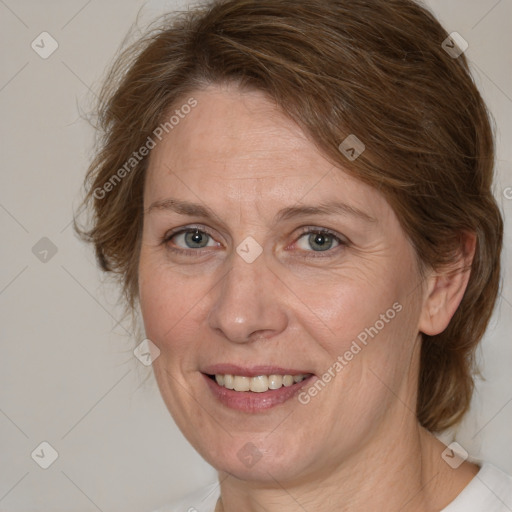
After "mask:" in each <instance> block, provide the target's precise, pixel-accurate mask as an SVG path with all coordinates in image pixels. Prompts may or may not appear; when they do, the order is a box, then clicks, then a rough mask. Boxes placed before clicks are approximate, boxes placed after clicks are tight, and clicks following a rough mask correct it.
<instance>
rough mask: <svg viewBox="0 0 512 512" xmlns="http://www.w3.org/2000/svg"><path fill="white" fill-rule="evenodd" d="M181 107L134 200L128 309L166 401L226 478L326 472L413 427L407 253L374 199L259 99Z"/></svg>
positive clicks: (201, 94)
mask: <svg viewBox="0 0 512 512" xmlns="http://www.w3.org/2000/svg"><path fill="white" fill-rule="evenodd" d="M191 96H193V98H195V100H196V101H197V105H196V106H195V108H193V109H191V110H190V112H189V113H188V114H187V115H186V116H183V118H182V119H180V121H179V124H177V125H176V126H174V128H173V129H172V130H171V131H169V133H168V134H167V135H166V136H165V138H163V140H162V142H160V143H159V144H158V145H157V146H156V147H155V148H154V149H153V150H152V153H151V158H150V163H149V169H148V173H147V177H146V184H145V192H144V207H145V213H144V228H143V241H142V248H141V253H140V266H139V294H140V304H141V310H142V316H143V319H144V324H145V329H146V335H147V337H148V338H149V339H150V340H151V341H152V342H153V343H154V344H155V345H156V346H157V347H158V348H159V350H160V356H159V357H158V358H157V359H156V360H155V361H154V363H153V367H154V372H155V376H156V379H157V382H158V385H159V388H160V391H161V393H162V396H163V399H164V401H165V403H166V405H167V407H168V409H169V411H170V412H171V414H172V416H173V417H174V419H175V421H176V423H177V424H178V426H179V427H180V428H181V430H182V431H183V433H184V434H185V436H186V437H187V438H188V440H189V441H190V442H191V444H192V445H193V446H194V447H195V448H196V449H197V450H198V451H199V453H200V454H201V455H202V456H203V457H204V458H205V459H206V460H207V461H208V462H209V463H210V464H212V465H213V466H214V467H216V468H217V469H219V470H222V471H228V472H230V473H231V474H233V475H236V476H238V477H240V478H243V479H250V480H261V481H263V480H272V479H279V481H280V482H285V481H293V480H294V479H300V478H308V477H309V476H311V474H313V473H316V474H321V473H322V472H325V473H329V472H330V471H332V469H333V468H334V466H336V465H337V464H339V463H340V461H343V460H347V459H348V458H350V457H353V456H354V454H356V453H358V451H360V450H361V448H362V447H363V446H367V445H368V443H372V442H374V441H375V440H377V439H381V438H384V437H385V436H386V435H387V432H388V431H389V429H392V428H398V425H403V424H404V422H409V421H415V418H414V414H413V412H412V411H413V410H414V399H415V396H414V393H415V391H414V390H415V379H416V378H417V372H418V368H417V364H416V361H417V345H418V344H417V341H418V318H419V315H420V311H421V307H422V306H421V304H422V297H421V293H422V292H421V287H419V286H418V283H419V279H420V278H419V272H418V267H417V264H416V259H415V255H414V251H413V249H412V247H411V245H410V244H409V242H408V240H407V238H406V236H405V234H404V232H403V230H402V229H401V227H400V225H399V222H398V220H397V218H396V216H395V215H394V213H393V211H392V209H391V208H390V206H389V204H388V203H387V202H386V200H385V199H384V197H383V196H382V195H381V194H380V193H379V192H377V191H376V190H375V189H373V188H371V187H369V186H367V185H366V184H363V183H362V182H359V181H358V180H356V179H354V178H353V177H350V176H349V175H348V174H347V173H346V172H344V171H343V169H342V168H340V167H336V166H333V164H332V163H330V162H329V161H328V160H327V159H326V158H325V157H324V156H323V155H322V154H321V153H320V152H319V151H318V149H317V148H316V147H315V145H314V144H313V143H312V142H311V141H310V140H308V138H307V137H306V136H305V135H304V133H303V132H302V131H301V130H300V129H299V128H298V127H297V126H296V125H295V124H294V123H292V122H291V121H290V120H289V119H288V118H287V117H285V116H284V114H282V113H281V112H280V111H279V110H278V109H276V107H275V106H274V105H273V104H272V102H270V101H269V100H267V99H266V98H265V96H264V95H263V94H262V93H259V92H247V91H245V92H242V91H240V90H238V89H237V88H235V87H234V86H229V87H228V86H222V87H220V86H210V87H209V88H207V89H205V90H202V91H196V92H194V93H193V94H191ZM184 103H186V100H185V101H184ZM215 374H217V375H222V377H218V379H219V381H220V384H221V385H219V384H218V383H216V381H215V380H214V378H212V377H210V375H215ZM225 374H229V375H236V376H237V377H235V378H233V379H231V378H230V377H223V376H224V375H225ZM283 374H288V375H291V376H296V379H291V380H292V381H293V380H297V381H298V382H295V383H294V384H292V385H290V377H283ZM261 376H262V377H261ZM269 376H271V377H270V378H268V377H269ZM253 377H254V378H253ZM301 377H305V378H304V379H303V380H302V381H300V379H301ZM329 377H330V378H329ZM222 379H224V385H222V382H223V380H222ZM282 382H284V384H282ZM269 383H270V385H271V387H275V388H278V389H268V385H269ZM233 385H234V386H235V389H228V388H229V387H232V386H233ZM226 386H228V387H226ZM279 386H281V387H279ZM247 387H249V390H247ZM237 389H238V390H237ZM251 389H252V390H251ZM406 405H408V407H407V406H406Z"/></svg>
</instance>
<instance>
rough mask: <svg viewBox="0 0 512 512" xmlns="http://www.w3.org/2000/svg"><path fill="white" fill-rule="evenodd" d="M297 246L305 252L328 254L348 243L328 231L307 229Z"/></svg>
mask: <svg viewBox="0 0 512 512" xmlns="http://www.w3.org/2000/svg"><path fill="white" fill-rule="evenodd" d="M296 244H297V246H298V247H299V249H302V250H305V251H309V252H326V251H329V250H331V249H333V248H334V249H335V248H336V247H339V246H341V245H347V242H346V241H345V240H343V239H342V238H340V237H339V236H337V235H336V234H335V233H333V232H332V231H330V230H328V229H325V228H305V230H304V231H303V233H302V235H301V236H300V237H299V238H298V240H297V242H296ZM311 249H313V251H311Z"/></svg>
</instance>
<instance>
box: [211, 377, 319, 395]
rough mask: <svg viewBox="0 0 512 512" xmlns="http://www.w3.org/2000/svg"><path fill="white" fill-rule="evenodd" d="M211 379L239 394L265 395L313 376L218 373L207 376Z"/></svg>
mask: <svg viewBox="0 0 512 512" xmlns="http://www.w3.org/2000/svg"><path fill="white" fill-rule="evenodd" d="M205 375H206V376H207V377H208V378H209V379H211V380H213V381H215V382H216V383H217V384H218V385H219V386H220V387H223V388H226V389H232V390H234V391H237V392H239V393H245V392H250V393H265V392H266V391H270V390H274V391H275V390H278V389H281V388H282V387H286V388H289V387H290V386H293V385H294V384H297V383H298V382H302V381H303V380H305V379H307V378H309V377H311V376H312V375H313V374H311V373H307V374H303V373H301V374H297V375H291V374H285V375H280V374H270V375H256V376H255V377H248V376H245V375H232V374H229V373H227V374H222V373H217V374H215V375H213V374H205Z"/></svg>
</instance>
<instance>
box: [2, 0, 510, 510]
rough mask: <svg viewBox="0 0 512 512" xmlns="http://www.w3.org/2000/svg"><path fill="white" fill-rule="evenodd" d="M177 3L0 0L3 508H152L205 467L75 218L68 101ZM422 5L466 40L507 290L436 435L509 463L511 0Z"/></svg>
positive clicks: (79, 174) (77, 154) (76, 149)
mask: <svg viewBox="0 0 512 512" xmlns="http://www.w3.org/2000/svg"><path fill="white" fill-rule="evenodd" d="M186 4H187V2H185V1H182V2H180V5H186ZM177 5H178V2H176V1H175V2H172V1H167V2H164V1H156V0H153V1H148V2H142V1H136V0H109V1H102V2H100V1H99V0H89V1H85V0H72V1H71V0H68V1H64V0H60V1H59V0H51V1H50V0H47V1H39V0H37V1H36V0H18V1H16V0H0V38H1V39H0V41H1V46H0V52H1V57H2V58H1V62H2V65H1V66H0V116H1V117H0V119H1V121H0V130H1V133H0V140H1V152H0V154H1V165H2V172H1V187H0V224H1V228H2V243H1V264H0V307H1V318H0V322H1V345H0V346H1V356H0V440H1V446H0V511H29V510H30V511H43V510H44V511H46V510H52V511H55V512H57V511H68V512H69V511H96V510H100V511H105V512H106V511H123V512H135V511H137V512H142V511H150V510H152V509H153V508H155V507H157V506H158V505H160V504H162V503H164V502H166V501H169V500H171V499H174V498H176V497H178V496H180V495H182V494H184V493H186V492H188V491H190V490H192V489H194V488H196V487H198V486H201V485H203V484H205V483H206V482H208V481H210V480H212V479H213V478H214V477H215V472H214V470H213V469H212V468H211V467H209V466H208V465H207V464H206V463H205V462H203V461H202V459H201V458H200V457H199V456H198V455H197V454H196V453H195V451H194V450H193V449H192V448H191V447H190V446H189V445H188V443H187V442H186V441H185V439H184V438H183V436H182V435H181V433H180V432H179V431H178V429H177V427H176V426H175V425H174V422H173V420H172V418H171V417H170V415H169V414H168V412H167V409H166V408H165V405H164V403H163V401H162V399H161V398H160V395H159V392H158V389H157V387H156V384H155V383H154V379H153V376H152V375H151V370H150V369H149V368H146V367H144V366H143V365H142V364H141V363H140V362H139V361H138V360H137V359H136V358H135V357H134V356H133V353H132V351H133V349H134V347H135V345H136V344H138V343H139V342H140V341H141V340H140V339H138V340H134V339H132V338H131V337H130V324H129V322H127V321H121V322H118V320H119V319H120V318H121V310H120V309H119V308H118V307H116V306H115V299H116V293H115V291H114V290H113V288H112V287H111V286H107V285H105V284H102V281H101V280H102V277H101V275H100V273H99V271H97V270H96V267H95V261H94V257H93V255H92V252H91V250H90V248H86V247H84V246H83V245H82V244H81V243H80V242H79V241H78V240H77V239H76V238H75V236H74V234H73V230H72V228H71V226H70V221H71V218H72V212H73V208H74V207H76V206H77V205H78V202H79V199H80V197H81V185H82V179H83V176H84V173H85V170H86V168H87V165H88V162H89V159H90V157H91V149H92V142H93V131H92V129H91V127H90V126H89V125H88V124H87V123H86V122H84V120H83V119H82V116H81V115H80V113H79V112H80V111H82V112H83V111H85V112H88V111H89V110H90V108H91V105H92V98H94V91H97V90H98V86H99V84H100V82H101V78H102V76H103V75H104V72H105V69H106V67H107V66H108V64H109V63H110V62H111V61H112V59H113V57H114V55H115V53H116V51H117V49H118V47H119V45H120V44H121V42H122V41H123V39H124V37H125V35H126V33H127V31H128V29H129V28H130V26H131V25H132V24H133V23H134V22H135V20H136V18H137V16H138V24H139V26H140V27H141V28H144V26H145V24H146V23H147V21H148V20H150V19H152V18H153V17H154V16H155V15H157V14H160V13H162V12H163V11H165V10H174V9H175V7H176V6H177ZM428 5H430V6H431V7H432V8H433V9H434V11H435V13H436V14H437V15H438V16H439V18H440V19H441V21H442V22H443V24H444V25H445V27H446V28H447V30H448V31H449V32H452V31H457V32H459V33H460V34H461V35H462V36H463V37H464V38H465V39H466V40H467V41H468V43H469V49H468V50H467V52H466V53H467V55H468V57H469V58H470V60H471V62H472V66H473V70H474V75H475V79H476V81H477V84H478V85H479V87H480V88H481V90H482V91H483V93H484V96H485V98H486V100H487V102H488V105H489V108H490V110H491V111H492V113H493V115H494V117H495V119H496V123H497V127H498V133H497V144H498V159H499V160H498V173H499V174H498V179H497V182H496V188H495V192H496V196H497V197H498V200H499V202H500V204H501V205H502V209H503V212H504V213H505V217H506V230H507V234H506V240H505V243H506V248H505V254H504V260H503V261H504V267H505V272H504V280H503V292H502V295H501V297H500V300H499V303H498V306H497V310H496V314H495V316H494V318H493V321H492V325H491V328H490V329H489V331H488V334H487V336H486V337H485V340H484V342H483V344H482V350H481V351H480V359H481V361H482V365H483V373H484V375H485V377H486V379H487V380H486V381H485V382H479V383H478V392H477V394H476V396H475V400H474V404H473V408H472V411H471V413H470V414H469V415H468V417H467V418H466V420H465V421H464V423H463V424H462V426H461V428H460V429H458V432H448V433H446V434H445V435H444V436H443V439H445V440H446V441H447V442H448V441H450V440H451V439H452V437H453V435H455V434H457V440H458V442H459V443H460V444H461V445H462V446H464V447H465V448H466V449H467V450H468V451H469V452H470V453H471V454H472V455H473V456H474V457H476V458H478V459H485V460H488V461H491V462H493V463H494V464H496V465H498V466H500V467H501V468H502V469H504V470H506V471H508V472H509V473H512V442H511V441H512V429H511V426H512V378H511V369H510V363H511V362H512V343H511V342H510V341H511V331H512V322H511V318H512V286H511V285H512V283H511V276H510V272H509V271H508V269H510V268H511V246H512V240H511V229H510V219H511V218H512V198H511V199H506V197H505V195H506V190H509V194H508V196H509V197H511V196H512V189H507V187H512V172H511V171H512V165H511V151H512V149H511V146H512V145H511V140H512V138H511V137H512V125H511V119H512V80H511V78H512V77H511V69H512V62H511V50H512V35H511V32H512V31H511V26H510V20H512V1H511V0H501V1H496V0H472V1H468V0H431V1H430V2H428ZM43 31H46V32H48V33H49V34H51V36H52V37H53V38H54V39H55V40H56V41H57V43H58V45H59V47H58V49H57V50H56V51H55V52H54V53H53V54H52V55H51V56H50V57H48V58H47V59H42V58H41V57H40V56H39V55H38V54H37V53H36V52H35V51H34V50H33V49H32V48H31V43H32V41H33V40H35V39H36V38H37V36H39V34H41V32H43ZM46 48H48V46H46ZM447 94H449V91H447ZM43 237H47V238H48V239H50V240H51V242H52V243H53V244H54V245H55V247H56V248H57V252H56V254H55V255H53V256H51V252H49V253H48V254H47V255H46V258H47V260H48V261H46V262H42V261H40V259H39V258H38V257H36V255H35V254H34V253H33V250H32V249H33V247H34V245H35V244H36V243H38V241H39V240H40V239H41V238H43ZM40 244H43V249H39V257H44V253H41V250H44V248H45V247H44V244H45V242H40ZM36 247H39V246H36ZM36 252H37V251H36ZM148 374H150V380H149V381H148V384H146V385H142V382H143V380H144V378H145V377H146V376H147V375H148ZM43 441H46V442H48V443H50V445H51V446H53V447H54V449H55V450H56V451H57V452H58V458H57V460H56V461H55V462H54V463H53V464H52V465H51V466H50V467H49V468H48V469H42V468H41V467H39V465H38V464H36V462H35V461H34V460H33V459H32V457H31V453H32V452H33V451H34V450H35V449H36V448H37V447H38V446H39V444H40V443H41V442H43Z"/></svg>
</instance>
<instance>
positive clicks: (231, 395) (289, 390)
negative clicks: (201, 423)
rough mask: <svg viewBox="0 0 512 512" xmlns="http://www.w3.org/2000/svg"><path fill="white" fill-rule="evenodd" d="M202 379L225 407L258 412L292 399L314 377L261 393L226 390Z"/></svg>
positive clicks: (215, 383)
mask: <svg viewBox="0 0 512 512" xmlns="http://www.w3.org/2000/svg"><path fill="white" fill-rule="evenodd" d="M203 377H204V378H205V380H206V384H207V385H208V387H209V389H210V390H211V392H212V393H213V395H214V396H215V398H217V400H219V401H220V402H221V403H222V404H223V405H225V406H226V407H229V408H230V409H236V410H238V411H244V412H259V411H263V410H266V409H270V408H272V407H276V406H277V405H280V404H283V403H285V402H286V401H288V400H290V399H291V398H293V397H294V396H295V395H296V394H297V393H298V392H299V390H300V389H301V388H302V387H303V386H305V385H308V384H310V383H311V381H312V379H313V378H314V375H311V376H310V377H308V378H306V379H304V380H302V381H301V382H296V383H295V384H292V385H291V386H288V387H286V386H283V387H281V388H279V389H273V390H269V391H263V392H262V393H255V392H253V391H235V390H233V389H227V388H225V387H222V386H219V385H218V384H217V382H216V381H215V380H213V379H211V378H210V377H208V376H207V375H205V374H204V373H203Z"/></svg>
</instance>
